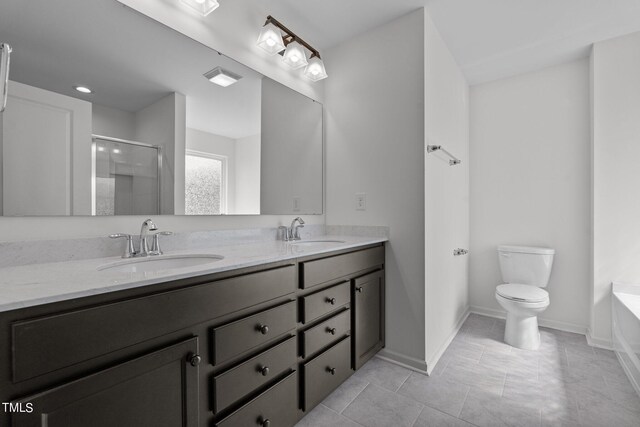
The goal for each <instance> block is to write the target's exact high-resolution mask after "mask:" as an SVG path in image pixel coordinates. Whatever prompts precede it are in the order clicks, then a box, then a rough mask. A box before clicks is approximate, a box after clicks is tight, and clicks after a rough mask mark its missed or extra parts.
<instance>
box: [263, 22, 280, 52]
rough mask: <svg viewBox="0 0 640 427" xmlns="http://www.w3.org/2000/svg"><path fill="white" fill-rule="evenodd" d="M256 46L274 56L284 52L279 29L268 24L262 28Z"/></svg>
mask: <svg viewBox="0 0 640 427" xmlns="http://www.w3.org/2000/svg"><path fill="white" fill-rule="evenodd" d="M257 45H258V46H259V47H261V48H262V49H263V50H264V51H265V52H267V53H268V54H270V55H275V54H276V53H278V52H282V51H283V50H284V41H283V40H282V33H281V32H280V28H278V27H276V26H275V25H273V24H272V23H271V22H269V23H268V24H267V25H265V26H264V27H262V31H260V36H259V37H258V42H257Z"/></svg>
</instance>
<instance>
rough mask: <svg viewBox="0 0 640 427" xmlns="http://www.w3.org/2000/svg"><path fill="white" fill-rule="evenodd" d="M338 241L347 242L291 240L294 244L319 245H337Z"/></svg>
mask: <svg viewBox="0 0 640 427" xmlns="http://www.w3.org/2000/svg"><path fill="white" fill-rule="evenodd" d="M337 243H345V241H344V240H296V241H295V242H291V244H292V245H294V246H318V245H335V244H337Z"/></svg>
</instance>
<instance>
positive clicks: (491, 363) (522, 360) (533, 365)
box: [480, 350, 538, 379]
mask: <svg viewBox="0 0 640 427" xmlns="http://www.w3.org/2000/svg"><path fill="white" fill-rule="evenodd" d="M480 365H481V366H485V367H487V368H492V369H495V370H498V371H504V372H518V373H519V374H520V375H526V376H528V377H531V378H534V379H538V355H537V354H536V353H534V352H522V351H520V352H514V353H508V354H505V353H501V352H495V351H493V350H487V351H485V352H484V353H483V354H482V357H481V358H480Z"/></svg>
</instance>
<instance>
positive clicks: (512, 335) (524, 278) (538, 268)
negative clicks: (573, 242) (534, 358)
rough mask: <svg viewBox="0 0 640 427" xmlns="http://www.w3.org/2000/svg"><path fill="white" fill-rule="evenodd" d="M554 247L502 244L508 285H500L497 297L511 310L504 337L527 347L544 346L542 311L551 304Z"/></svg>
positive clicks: (500, 254) (501, 258)
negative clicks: (549, 291)
mask: <svg viewBox="0 0 640 427" xmlns="http://www.w3.org/2000/svg"><path fill="white" fill-rule="evenodd" d="M554 254H555V250H553V249H550V248H534V247H526V246H498V259H499V261H500V270H501V271H502V280H503V281H504V283H505V284H504V285H499V286H497V287H496V299H497V300H498V303H499V304H500V305H501V306H502V308H504V309H505V310H506V311H507V324H506V328H505V331H504V341H505V342H506V343H507V344H509V345H512V346H513V347H518V348H522V349H526V350H536V349H537V348H538V347H539V346H540V332H539V331H538V314H540V313H542V312H543V311H544V310H546V309H547V307H549V293H548V292H547V291H545V290H544V289H542V288H546V287H547V283H549V276H550V275H551V266H552V265H553V255H554Z"/></svg>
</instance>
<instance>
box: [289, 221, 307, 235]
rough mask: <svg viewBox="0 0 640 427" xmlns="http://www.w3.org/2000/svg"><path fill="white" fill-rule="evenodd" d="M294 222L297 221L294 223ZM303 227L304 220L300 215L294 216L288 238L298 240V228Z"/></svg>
mask: <svg viewBox="0 0 640 427" xmlns="http://www.w3.org/2000/svg"><path fill="white" fill-rule="evenodd" d="M296 222H297V223H299V224H298V225H296ZM303 227H304V220H303V219H302V218H300V217H297V218H294V219H293V221H291V227H289V240H300V229H301V228H303Z"/></svg>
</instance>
